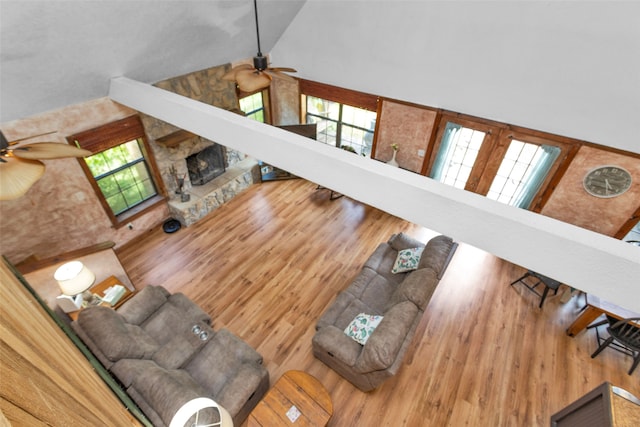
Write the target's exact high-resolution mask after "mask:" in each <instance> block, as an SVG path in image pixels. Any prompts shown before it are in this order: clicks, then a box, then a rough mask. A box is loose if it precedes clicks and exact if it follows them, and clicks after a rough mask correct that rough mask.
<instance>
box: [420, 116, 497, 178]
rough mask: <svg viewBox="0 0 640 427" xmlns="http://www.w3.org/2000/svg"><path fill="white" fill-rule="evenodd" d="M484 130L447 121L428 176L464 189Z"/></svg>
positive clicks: (482, 138) (484, 133)
mask: <svg viewBox="0 0 640 427" xmlns="http://www.w3.org/2000/svg"><path fill="white" fill-rule="evenodd" d="M486 135H487V134H486V132H483V131H480V130H477V129H473V128H469V127H465V126H462V125H460V124H457V123H453V122H447V124H446V126H445V129H444V132H443V134H442V138H441V141H440V148H439V149H438V154H437V157H436V160H435V162H434V166H433V169H432V172H431V175H430V177H431V178H433V179H436V180H438V181H440V182H442V183H444V184H448V185H452V186H454V187H456V188H460V189H464V188H465V187H466V185H467V181H468V180H469V176H470V175H471V171H472V170H473V166H474V164H475V162H476V158H477V157H478V153H479V152H480V148H481V147H482V143H483V142H484V140H485V136H486Z"/></svg>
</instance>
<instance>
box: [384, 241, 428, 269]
mask: <svg viewBox="0 0 640 427" xmlns="http://www.w3.org/2000/svg"><path fill="white" fill-rule="evenodd" d="M423 250H424V247H420V248H410V249H403V250H401V251H398V256H397V257H396V262H395V263H394V264H393V268H392V269H391V272H392V273H405V272H407V271H411V270H415V269H417V268H418V263H419V262H420V256H421V255H422V251H423Z"/></svg>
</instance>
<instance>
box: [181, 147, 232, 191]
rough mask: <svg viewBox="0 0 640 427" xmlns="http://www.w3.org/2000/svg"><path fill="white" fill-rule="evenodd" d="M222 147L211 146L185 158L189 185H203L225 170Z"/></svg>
mask: <svg viewBox="0 0 640 427" xmlns="http://www.w3.org/2000/svg"><path fill="white" fill-rule="evenodd" d="M224 151H225V150H224V147H223V146H222V145H220V144H213V145H210V146H208V147H205V148H204V149H202V150H201V151H199V152H197V153H194V154H191V155H190V156H188V157H187V158H186V162H187V171H188V172H189V181H190V182H191V185H204V184H206V183H207V182H209V181H211V180H212V179H214V178H217V177H218V176H220V175H222V174H223V173H224V171H225V169H226V166H225V163H226V162H225V155H224Z"/></svg>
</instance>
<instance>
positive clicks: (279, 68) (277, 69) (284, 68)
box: [269, 67, 298, 73]
mask: <svg viewBox="0 0 640 427" xmlns="http://www.w3.org/2000/svg"><path fill="white" fill-rule="evenodd" d="M269 69H270V70H271V71H276V72H282V71H284V72H285V73H297V72H298V70H296V69H295V68H289V67H269Z"/></svg>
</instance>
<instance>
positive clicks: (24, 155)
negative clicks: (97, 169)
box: [11, 142, 92, 159]
mask: <svg viewBox="0 0 640 427" xmlns="http://www.w3.org/2000/svg"><path fill="white" fill-rule="evenodd" d="M11 151H12V153H13V155H14V156H16V157H20V158H21V159H62V158H65V157H86V156H90V155H91V154H92V153H91V151H89V150H85V149H83V148H78V147H74V146H73V145H69V144H61V143H57V142H36V143H33V144H27V145H22V146H20V147H15V148H13V149H12V150H11Z"/></svg>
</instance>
